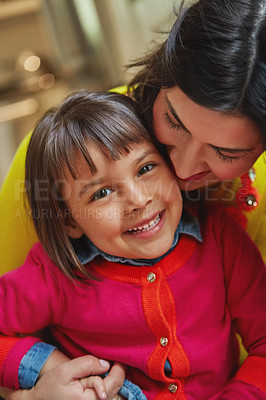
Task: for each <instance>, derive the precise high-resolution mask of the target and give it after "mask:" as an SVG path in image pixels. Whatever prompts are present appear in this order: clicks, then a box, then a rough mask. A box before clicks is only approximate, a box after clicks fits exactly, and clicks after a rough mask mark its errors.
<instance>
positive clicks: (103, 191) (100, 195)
mask: <svg viewBox="0 0 266 400" xmlns="http://www.w3.org/2000/svg"><path fill="white" fill-rule="evenodd" d="M112 192H113V190H112V189H106V188H103V189H100V190H98V191H97V192H96V193H94V195H93V197H92V200H99V199H103V198H104V197H106V196H109V194H111V193H112Z"/></svg>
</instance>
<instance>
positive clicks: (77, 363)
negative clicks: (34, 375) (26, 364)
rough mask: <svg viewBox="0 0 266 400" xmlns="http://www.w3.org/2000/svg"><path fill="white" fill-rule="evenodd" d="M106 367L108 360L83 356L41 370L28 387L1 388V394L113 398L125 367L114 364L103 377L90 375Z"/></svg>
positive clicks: (38, 399)
mask: <svg viewBox="0 0 266 400" xmlns="http://www.w3.org/2000/svg"><path fill="white" fill-rule="evenodd" d="M109 368H110V364H109V363H108V362H107V361H104V360H98V359H97V358H95V357H93V356H83V357H79V358H76V359H74V360H70V361H66V362H64V363H63V364H60V365H58V366H57V367H55V368H54V369H51V370H49V371H47V372H45V373H43V375H42V376H41V377H40V379H39V380H38V382H37V384H36V385H35V386H34V387H33V388H32V389H30V390H10V389H4V388H0V393H1V394H2V395H3V396H4V397H5V399H6V400H73V399H75V400H98V399H100V400H112V399H113V398H114V397H115V396H116V394H117V393H118V391H119V389H120V388H121V386H122V385H123V382H124V379H125V367H124V366H122V365H121V364H118V363H115V364H114V366H113V367H112V368H111V369H110V373H109V374H108V376H107V377H106V378H104V379H101V378H100V377H96V376H94V377H91V376H90V375H100V374H104V373H105V372H107V371H108V370H109ZM2 389H3V390H2Z"/></svg>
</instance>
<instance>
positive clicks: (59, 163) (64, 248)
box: [25, 91, 152, 280]
mask: <svg viewBox="0 0 266 400" xmlns="http://www.w3.org/2000/svg"><path fill="white" fill-rule="evenodd" d="M144 141H148V142H152V139H151V136H150V135H149V133H148V132H147V130H146V129H145V128H144V126H143V124H142V122H141V120H140V119H139V117H138V116H137V113H136V111H135V103H134V101H133V100H132V99H130V98H129V97H128V96H125V95H122V94H118V93H111V92H108V93H100V92H97V93H96V92H88V91H79V92H77V93H74V94H71V95H70V96H69V97H67V98H66V99H65V100H64V101H63V102H62V104H61V105H60V106H59V107H58V108H57V109H51V110H49V111H48V112H47V113H46V114H45V115H44V116H43V118H42V119H41V121H40V122H39V123H38V125H37V126H36V128H35V129H34V131H33V134H32V137H31V140H30V143H29V147H28V151H27V156H26V172H25V185H26V194H27V200H28V206H29V213H30V215H31V218H32V219H33V222H34V226H35V229H36V232H37V235H38V238H39V240H40V242H41V244H42V246H43V248H44V249H45V251H46V252H47V254H48V255H49V257H50V258H51V259H52V260H53V261H54V262H55V264H56V265H57V266H58V267H59V268H60V269H61V270H62V271H63V272H64V273H65V274H66V275H67V276H68V277H69V278H70V279H77V280H84V278H85V277H92V275H91V274H90V273H89V271H88V270H87V268H86V267H84V266H83V265H82V264H81V263H80V261H79V259H78V257H77V255H76V253H75V251H74V248H73V246H72V243H71V240H70V238H69V237H68V236H67V230H66V224H67V223H69V222H70V219H71V215H70V212H69V210H67V209H66V205H65V202H64V199H63V197H62V190H60V187H61V188H62V182H63V180H64V179H65V173H64V172H66V171H69V172H70V173H71V175H72V177H73V178H74V179H77V176H76V171H75V156H76V154H77V152H79V153H81V154H82V155H83V157H84V159H85V160H86V162H87V163H88V165H89V167H90V170H91V172H92V173H94V172H95V171H96V170H97V165H95V164H94V163H93V161H92V158H91V156H90V154H89V150H88V146H89V143H90V142H91V143H94V144H95V143H96V144H97V145H98V146H99V148H100V149H101V151H102V152H103V154H104V156H105V157H106V158H107V159H108V160H119V159H120V158H121V156H123V155H125V154H126V153H129V152H130V145H131V144H134V143H142V142H144Z"/></svg>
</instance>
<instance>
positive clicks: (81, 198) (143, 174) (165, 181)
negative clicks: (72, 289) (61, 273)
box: [64, 142, 182, 258]
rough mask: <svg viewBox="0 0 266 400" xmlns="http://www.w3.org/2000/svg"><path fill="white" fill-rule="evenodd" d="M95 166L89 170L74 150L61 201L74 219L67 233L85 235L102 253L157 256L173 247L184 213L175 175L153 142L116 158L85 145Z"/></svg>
mask: <svg viewBox="0 0 266 400" xmlns="http://www.w3.org/2000/svg"><path fill="white" fill-rule="evenodd" d="M88 151H89V153H90V155H91V157H92V159H93V162H94V164H95V165H96V167H97V171H96V172H95V173H92V172H91V170H90V168H89V166H88V164H87V162H86V161H85V159H84V158H83V157H82V156H81V155H80V154H77V156H76V167H77V177H78V179H77V180H75V179H74V178H73V177H72V176H71V175H70V173H66V176H67V182H66V183H65V193H64V195H65V197H66V196H67V195H68V198H66V199H65V202H66V205H67V207H68V208H69V209H70V212H71V215H72V220H71V221H70V223H69V225H68V226H67V229H68V234H69V236H70V237H73V238H79V237H81V236H82V235H86V236H87V237H88V238H89V239H90V240H91V241H92V242H93V243H94V244H95V246H97V247H98V248H99V249H100V250H102V251H104V252H105V253H108V254H111V255H116V256H120V257H126V258H156V257H159V256H161V255H163V254H165V253H166V252H167V251H168V250H169V248H170V247H171V245H172V243H173V239H174V234H175V231H176V228H177V225H178V223H179V220H180V217H181V213H182V199H181V194H180V190H179V187H178V185H177V182H176V179H175V177H174V176H173V174H172V172H171V170H170V168H169V166H168V165H167V162H166V161H165V160H164V158H163V157H162V156H161V155H160V153H159V152H158V151H157V150H156V149H155V147H154V146H153V144H151V143H149V142H143V143H140V144H134V145H132V146H131V151H130V152H129V153H125V154H124V155H122V156H121V158H120V159H119V160H116V161H114V160H109V159H108V158H106V156H104V155H103V153H102V151H101V149H100V148H99V147H98V146H97V145H95V144H93V143H89V144H88Z"/></svg>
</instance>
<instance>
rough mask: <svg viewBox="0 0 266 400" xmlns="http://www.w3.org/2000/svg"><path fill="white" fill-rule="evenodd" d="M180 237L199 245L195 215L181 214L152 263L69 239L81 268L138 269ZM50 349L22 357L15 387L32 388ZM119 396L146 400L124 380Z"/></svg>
mask: <svg viewBox="0 0 266 400" xmlns="http://www.w3.org/2000/svg"><path fill="white" fill-rule="evenodd" d="M181 234H186V235H189V236H192V237H194V238H195V239H196V240H197V241H199V242H202V235H201V232H200V226H199V221H198V218H197V217H196V216H195V215H192V214H189V213H188V212H186V211H183V213H182V216H181V219H180V221H179V224H178V226H177V229H176V232H175V235H174V240H173V243H172V245H171V247H170V249H169V250H168V252H167V253H165V254H164V255H162V256H160V257H157V258H153V259H128V258H123V257H117V256H113V255H110V254H107V253H104V252H103V251H101V250H100V249H98V248H97V247H96V246H95V245H94V244H93V243H92V242H91V241H90V240H89V239H88V238H87V237H86V236H82V237H81V238H80V239H75V240H74V239H73V240H72V244H73V247H74V249H75V252H76V254H77V256H78V258H79V260H80V262H81V263H82V264H83V265H85V264H87V263H88V262H90V261H92V260H93V259H94V258H95V257H98V256H102V257H103V258H104V259H105V260H107V261H110V262H116V263H121V264H127V265H134V266H136V267H137V266H142V265H147V266H152V265H154V264H156V263H157V262H159V261H160V260H161V259H162V258H164V257H165V256H167V255H168V254H169V253H171V251H172V250H173V249H174V248H175V246H176V245H177V243H178V241H179V238H180V235H181ZM54 349H55V347H54V346H52V345H50V344H48V343H42V342H41V343H36V344H34V345H33V346H32V347H31V349H30V350H29V351H28V352H27V353H26V354H25V355H24V357H23V358H22V360H21V363H20V366H19V370H18V380H19V385H20V387H21V388H22V389H31V388H32V387H33V386H34V385H35V383H36V380H37V378H38V376H39V373H40V371H41V369H42V367H43V365H44V364H45V362H46V360H47V359H48V357H49V356H50V355H51V353H52V352H53V351H54ZM165 374H166V375H167V376H170V375H171V365H170V363H169V361H168V360H167V361H166V363H165ZM119 393H120V394H121V395H123V396H124V397H125V398H127V399H128V400H146V396H145V395H144V394H143V393H142V391H141V389H140V388H139V387H138V386H136V385H134V384H133V383H132V382H129V381H128V380H127V379H125V381H124V385H123V387H122V388H121V389H120V391H119Z"/></svg>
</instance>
